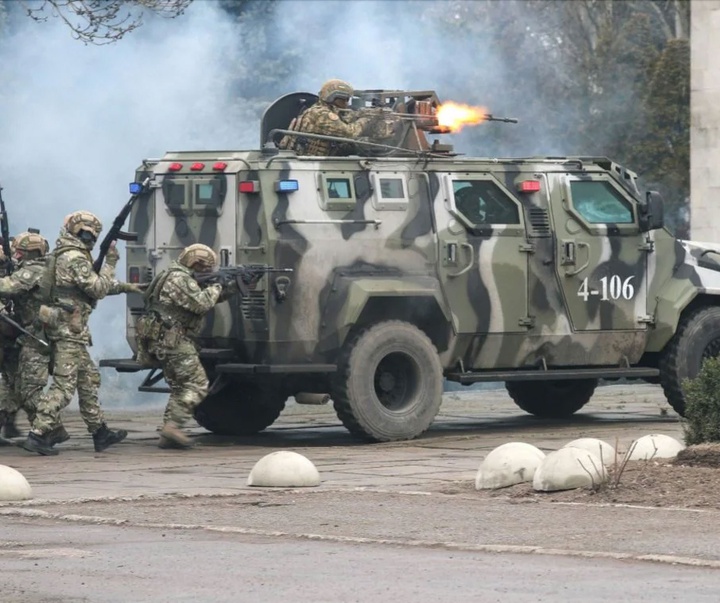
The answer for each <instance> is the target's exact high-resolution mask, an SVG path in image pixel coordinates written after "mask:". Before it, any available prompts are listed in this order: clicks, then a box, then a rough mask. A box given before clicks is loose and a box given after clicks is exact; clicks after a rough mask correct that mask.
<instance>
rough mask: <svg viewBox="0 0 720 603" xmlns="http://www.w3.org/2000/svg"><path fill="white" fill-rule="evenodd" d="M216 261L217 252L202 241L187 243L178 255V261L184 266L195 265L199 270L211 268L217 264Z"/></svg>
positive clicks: (190, 266)
mask: <svg viewBox="0 0 720 603" xmlns="http://www.w3.org/2000/svg"><path fill="white" fill-rule="evenodd" d="M217 261H218V257H217V254H216V253H215V252H214V251H213V250H212V249H210V247H208V246H207V245H203V244H202V243H194V244H193V245H188V246H187V247H186V248H185V249H183V250H182V251H181V252H180V255H179V256H178V262H179V263H180V264H182V265H183V266H185V267H186V268H192V267H193V266H196V265H197V266H198V268H199V269H200V270H204V271H209V270H212V269H213V268H214V267H215V265H216V264H217Z"/></svg>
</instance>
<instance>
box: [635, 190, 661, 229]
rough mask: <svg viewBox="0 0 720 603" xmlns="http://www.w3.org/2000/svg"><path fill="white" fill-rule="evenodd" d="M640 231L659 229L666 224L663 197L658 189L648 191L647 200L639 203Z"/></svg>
mask: <svg viewBox="0 0 720 603" xmlns="http://www.w3.org/2000/svg"><path fill="white" fill-rule="evenodd" d="M638 210H639V215H638V220H639V223H640V232H648V231H650V230H657V229H658V228H662V227H663V226H664V225H665V221H664V215H665V212H664V208H663V198H662V196H661V195H660V193H658V192H656V191H648V192H647V193H646V195H645V202H644V203H640V204H638Z"/></svg>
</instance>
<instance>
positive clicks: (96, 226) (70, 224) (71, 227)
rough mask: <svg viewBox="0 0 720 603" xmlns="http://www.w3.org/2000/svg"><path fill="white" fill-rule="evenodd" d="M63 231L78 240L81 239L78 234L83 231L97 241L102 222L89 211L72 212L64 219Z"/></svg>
mask: <svg viewBox="0 0 720 603" xmlns="http://www.w3.org/2000/svg"><path fill="white" fill-rule="evenodd" d="M65 229H66V230H67V231H68V232H69V233H70V234H71V235H73V236H76V237H78V238H82V237H81V236H80V233H81V232H83V231H84V232H88V233H90V234H91V235H92V236H93V238H95V239H97V238H98V236H99V235H100V233H101V232H102V222H101V221H100V219H99V218H98V217H97V216H96V215H95V214H93V213H90V212H89V211H84V210H81V211H74V212H73V213H71V214H68V215H67V216H66V217H65Z"/></svg>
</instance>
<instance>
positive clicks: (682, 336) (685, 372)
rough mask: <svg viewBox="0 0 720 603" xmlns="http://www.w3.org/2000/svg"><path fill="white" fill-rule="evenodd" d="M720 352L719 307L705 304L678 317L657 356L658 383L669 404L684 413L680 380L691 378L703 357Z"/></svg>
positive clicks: (697, 370) (683, 395) (677, 411)
mask: <svg viewBox="0 0 720 603" xmlns="http://www.w3.org/2000/svg"><path fill="white" fill-rule="evenodd" d="M719 354H720V308H718V307H706V308H699V309H697V310H695V311H694V312H690V313H689V314H688V315H687V316H683V317H682V318H681V319H680V324H678V328H677V330H676V331H675V335H674V336H673V338H672V339H671V340H670V341H669V342H668V344H667V345H666V346H665V349H664V350H663V352H662V354H661V356H660V363H659V367H660V384H661V385H662V388H663V391H664V392H665V397H666V398H667V401H668V403H669V404H670V406H672V407H673V410H674V411H675V412H676V413H678V414H679V415H680V416H681V417H684V416H685V394H683V390H682V382H683V381H684V380H685V379H694V378H695V377H697V374H698V373H699V372H700V369H701V368H702V363H703V360H705V359H706V358H711V357H714V356H717V355H719Z"/></svg>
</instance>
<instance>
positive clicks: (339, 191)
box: [325, 178, 352, 199]
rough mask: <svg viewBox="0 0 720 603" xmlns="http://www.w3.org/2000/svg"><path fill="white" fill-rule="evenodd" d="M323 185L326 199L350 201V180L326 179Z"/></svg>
mask: <svg viewBox="0 0 720 603" xmlns="http://www.w3.org/2000/svg"><path fill="white" fill-rule="evenodd" d="M325 185H326V186H327V196H328V199H352V193H351V192H350V191H351V189H350V180H348V179H347V178H327V179H326V180H325Z"/></svg>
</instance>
